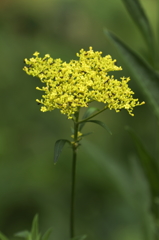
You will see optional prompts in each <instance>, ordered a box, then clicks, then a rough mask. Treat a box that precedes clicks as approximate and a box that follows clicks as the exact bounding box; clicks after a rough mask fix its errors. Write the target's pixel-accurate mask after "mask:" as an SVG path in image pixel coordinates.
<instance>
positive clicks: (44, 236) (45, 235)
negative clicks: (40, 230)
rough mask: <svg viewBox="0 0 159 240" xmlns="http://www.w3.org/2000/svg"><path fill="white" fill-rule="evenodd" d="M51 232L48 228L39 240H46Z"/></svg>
mask: <svg viewBox="0 0 159 240" xmlns="http://www.w3.org/2000/svg"><path fill="white" fill-rule="evenodd" d="M51 232H52V228H49V229H48V230H47V231H46V232H45V234H44V235H43V237H42V239H41V240H48V239H49V237H50V234H51Z"/></svg>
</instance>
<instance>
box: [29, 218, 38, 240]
mask: <svg viewBox="0 0 159 240" xmlns="http://www.w3.org/2000/svg"><path fill="white" fill-rule="evenodd" d="M31 236H32V239H35V240H38V238H39V216H38V214H36V215H35V217H34V219H33V223H32V228H31Z"/></svg>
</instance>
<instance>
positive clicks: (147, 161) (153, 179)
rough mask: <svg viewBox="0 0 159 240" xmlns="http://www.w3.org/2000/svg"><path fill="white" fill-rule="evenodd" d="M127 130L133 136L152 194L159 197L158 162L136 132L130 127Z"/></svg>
mask: <svg viewBox="0 0 159 240" xmlns="http://www.w3.org/2000/svg"><path fill="white" fill-rule="evenodd" d="M126 130H127V131H128V132H129V134H130V135H131V138H132V140H133V142H134V144H135V146H136V149H137V152H138V155H139V159H140V164H141V165H142V168H143V170H144V172H145V175H146V177H147V179H148V181H149V183H150V187H151V190H152V193H153V195H154V196H159V184H158V183H159V168H158V165H157V163H156V160H155V159H154V158H153V157H152V156H151V155H150V154H149V153H148V151H147V150H146V149H145V147H144V146H143V144H142V142H141V141H140V139H139V138H138V136H137V135H136V134H135V132H134V131H133V130H132V129H131V128H130V127H126Z"/></svg>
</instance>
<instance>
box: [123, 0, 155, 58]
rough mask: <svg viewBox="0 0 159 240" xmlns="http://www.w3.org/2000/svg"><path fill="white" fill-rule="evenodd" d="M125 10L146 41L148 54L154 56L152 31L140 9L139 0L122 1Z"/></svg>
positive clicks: (142, 10)
mask: <svg viewBox="0 0 159 240" xmlns="http://www.w3.org/2000/svg"><path fill="white" fill-rule="evenodd" d="M122 1H123V3H124V5H125V7H126V8H127V10H128V12H129V14H130V16H131V17H132V19H133V20H134V22H135V23H136V25H137V27H138V28H139V30H140V31H141V34H142V35H143V38H144V40H145V41H146V43H147V45H148V47H149V49H150V52H151V53H152V54H154V38H153V31H152V29H151V26H150V23H149V20H148V18H147V16H146V14H145V12H144V9H143V8H142V6H141V4H140V2H139V0H122Z"/></svg>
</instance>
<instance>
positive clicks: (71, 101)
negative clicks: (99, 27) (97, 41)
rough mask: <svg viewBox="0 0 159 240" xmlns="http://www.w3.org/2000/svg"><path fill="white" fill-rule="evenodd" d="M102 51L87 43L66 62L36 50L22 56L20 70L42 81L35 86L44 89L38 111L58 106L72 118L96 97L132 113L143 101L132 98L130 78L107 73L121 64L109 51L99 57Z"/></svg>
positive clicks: (97, 99) (110, 107) (116, 109)
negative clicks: (22, 60)
mask: <svg viewBox="0 0 159 240" xmlns="http://www.w3.org/2000/svg"><path fill="white" fill-rule="evenodd" d="M101 54H102V52H98V51H97V52H94V51H93V49H92V47H90V48H89V50H88V51H84V50H83V49H81V50H80V53H77V57H78V58H79V59H78V60H71V61H70V62H69V63H66V62H63V61H62V60H61V59H53V58H51V57H50V55H49V54H46V55H45V56H44V57H43V58H41V57H39V53H38V52H35V53H34V54H33V56H34V57H32V58H30V59H25V63H26V65H27V66H25V67H24V68H23V70H24V71H25V72H26V73H27V74H28V75H32V76H34V77H38V78H39V79H40V80H41V82H42V83H44V86H43V87H42V88H39V87H37V90H40V91H43V92H44V93H45V94H44V95H42V99H41V100H39V99H37V100H36V101H37V102H39V103H41V104H42V105H43V106H42V107H41V111H42V112H46V111H52V110H54V109H56V108H58V109H60V111H61V113H63V114H66V115H67V116H68V118H72V116H73V114H74V113H75V112H77V111H78V109H79V108H80V107H88V104H89V103H90V102H92V101H97V102H103V103H104V104H106V105H107V107H108V108H109V109H114V110H115V111H116V112H118V111H120V110H121V109H123V108H125V109H126V110H127V111H128V112H129V114H130V115H132V116H133V113H132V111H133V108H134V107H135V106H139V105H142V104H144V102H141V103H140V102H139V101H138V99H134V98H133V94H134V92H133V91H132V90H131V89H130V88H129V87H128V81H130V78H126V77H121V79H120V80H117V79H115V78H114V76H113V75H108V73H109V72H112V71H118V70H122V68H121V67H117V66H116V65H115V62H116V60H112V58H111V56H110V55H106V56H105V57H102V56H101Z"/></svg>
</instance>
